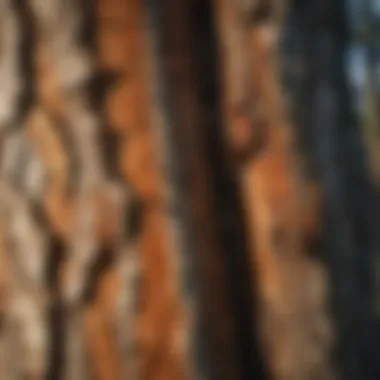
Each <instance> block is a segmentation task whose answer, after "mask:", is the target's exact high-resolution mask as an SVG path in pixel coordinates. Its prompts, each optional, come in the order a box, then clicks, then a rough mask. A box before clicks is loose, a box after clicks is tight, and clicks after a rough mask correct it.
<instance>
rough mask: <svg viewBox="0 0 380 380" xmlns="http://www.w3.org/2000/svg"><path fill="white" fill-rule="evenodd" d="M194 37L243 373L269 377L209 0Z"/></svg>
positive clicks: (199, 7) (195, 17)
mask: <svg viewBox="0 0 380 380" xmlns="http://www.w3.org/2000/svg"><path fill="white" fill-rule="evenodd" d="M193 4H194V5H193V14H192V40H193V41H194V45H195V55H196V57H197V58H198V59H197V60H196V64H197V69H198V72H199V83H200V84H201V85H200V94H199V98H200V104H202V106H203V109H202V112H203V114H204V115H205V120H204V121H205V123H204V124H205V135H204V139H205V146H207V157H206V158H207V161H208V162H209V166H210V169H211V170H210V173H209V174H210V179H211V182H212V190H213V194H214V197H213V201H214V210H215V222H216V224H217V229H218V235H219V238H220V239H221V242H222V244H221V246H222V247H223V249H222V255H223V258H222V260H223V262H224V267H225V271H226V274H227V281H228V288H229V302H230V304H231V307H232V313H233V316H234V329H235V342H236V349H237V352H238V357H239V360H240V367H241V375H242V379H247V380H248V379H254V378H257V379H267V378H268V373H267V370H266V368H265V365H264V362H263V357H262V352H261V350H260V347H259V343H258V336H257V333H256V327H257V319H256V317H257V314H258V306H257V301H256V299H255V296H256V295H255V294H252V291H251V289H252V284H253V283H254V282H255V281H254V279H255V277H254V273H252V271H251V267H252V266H251V264H250V262H251V261H250V257H249V256H250V255H249V250H248V245H247V236H246V233H245V232H246V224H245V221H244V211H243V205H242V202H241V198H240V194H239V189H238V184H237V180H236V178H235V176H234V174H233V173H232V166H231V162H230V161H229V159H228V152H227V144H226V141H224V136H223V121H222V115H223V112H222V109H221V104H222V101H221V94H222V89H221V85H220V80H219V78H220V76H221V73H220V71H219V69H220V66H219V64H218V62H220V57H219V54H218V41H217V35H216V27H215V25H214V22H215V20H214V19H213V15H212V7H211V2H204V1H193Z"/></svg>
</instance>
